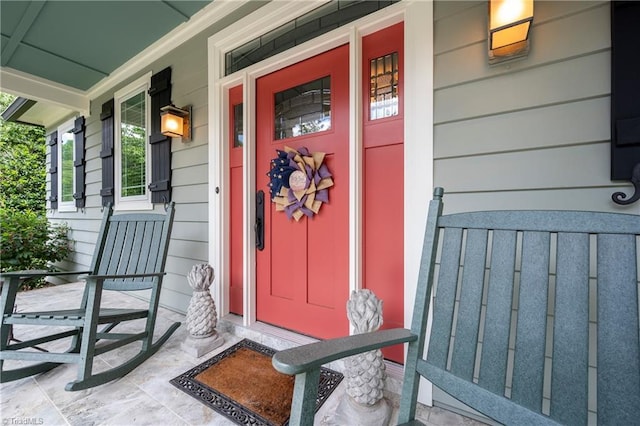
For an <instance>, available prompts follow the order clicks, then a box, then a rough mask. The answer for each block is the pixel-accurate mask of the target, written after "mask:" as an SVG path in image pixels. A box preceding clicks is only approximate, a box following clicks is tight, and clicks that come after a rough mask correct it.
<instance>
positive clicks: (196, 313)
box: [182, 263, 224, 357]
mask: <svg viewBox="0 0 640 426" xmlns="http://www.w3.org/2000/svg"><path fill="white" fill-rule="evenodd" d="M214 278H215V274H214V271H213V268H212V267H211V266H210V265H208V264H206V263H201V264H198V265H194V266H193V268H191V272H189V275H187V280H188V281H189V285H190V286H191V288H192V289H193V295H192V296H191V300H190V301H189V307H188V308H187V316H186V319H185V322H186V325H187V330H188V331H189V336H188V337H187V340H186V341H185V342H184V343H183V344H182V349H183V350H185V351H187V352H190V353H192V354H193V355H195V356H197V357H200V356H202V355H203V354H205V353H207V352H210V351H211V350H213V349H215V348H216V347H218V346H220V345H221V344H222V343H223V342H224V339H222V338H221V337H220V336H218V334H217V333H216V325H217V324H218V318H217V316H218V314H217V312H216V304H215V303H214V301H213V298H212V297H211V293H210V292H209V287H210V286H211V284H212V283H213V280H214Z"/></svg>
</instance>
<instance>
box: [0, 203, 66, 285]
mask: <svg viewBox="0 0 640 426" xmlns="http://www.w3.org/2000/svg"><path fill="white" fill-rule="evenodd" d="M0 226H1V227H2V228H1V231H0V270H2V271H3V272H8V271H21V270H25V269H49V268H50V266H49V264H50V263H52V262H59V261H61V260H63V259H65V258H67V256H68V255H69V253H70V252H71V244H70V241H69V238H68V233H69V227H68V226H67V225H66V224H51V223H49V222H48V221H47V218H46V217H44V216H43V215H40V214H38V213H35V212H32V211H28V210H27V211H16V210H13V209H4V208H0ZM42 285H44V281H43V280H40V281H39V282H31V284H30V285H29V287H31V288H37V287H40V286H42Z"/></svg>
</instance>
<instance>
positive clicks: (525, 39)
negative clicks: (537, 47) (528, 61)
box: [489, 0, 533, 64]
mask: <svg viewBox="0 0 640 426" xmlns="http://www.w3.org/2000/svg"><path fill="white" fill-rule="evenodd" d="M532 22H533V0H490V1H489V63H490V64H496V63H500V62H504V61H508V60H512V59H515V58H520V57H522V56H526V55H527V54H528V53H529V31H530V29H531V24H532Z"/></svg>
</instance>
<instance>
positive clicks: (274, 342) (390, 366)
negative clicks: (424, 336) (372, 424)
mask: <svg viewBox="0 0 640 426" xmlns="http://www.w3.org/2000/svg"><path fill="white" fill-rule="evenodd" d="M218 327H219V328H220V329H223V330H224V331H227V332H228V333H231V334H233V335H235V336H238V337H243V338H247V339H251V340H253V341H256V342H258V343H260V344H263V345H265V346H268V347H270V348H273V349H275V350H277V351H278V350H284V349H288V348H293V347H296V346H301V345H306V344H309V343H315V342H318V341H320V340H319V339H316V338H313V337H310V336H306V335H304V334H299V333H296V332H293V331H291V330H287V329H284V328H280V327H276V326H274V325H271V324H267V323H264V322H259V321H256V322H255V323H254V324H252V325H250V326H248V327H247V326H244V325H243V324H242V316H240V315H236V314H227V315H225V316H224V317H222V318H220V321H219V324H218ZM384 362H385V366H386V372H387V380H386V384H385V388H386V389H387V390H388V391H390V392H392V393H395V394H398V395H399V394H400V392H401V389H402V388H401V386H402V376H403V373H404V367H403V366H402V365H401V364H398V363H395V362H393V361H389V360H386V359H385V361H384ZM327 366H328V367H329V368H331V369H334V370H336V371H339V372H341V373H344V371H345V365H344V360H338V361H334V362H332V363H330V364H327Z"/></svg>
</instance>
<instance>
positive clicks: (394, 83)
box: [369, 52, 398, 120]
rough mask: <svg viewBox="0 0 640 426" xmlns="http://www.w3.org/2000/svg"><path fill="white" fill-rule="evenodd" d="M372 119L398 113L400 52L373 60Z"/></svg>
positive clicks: (371, 79) (370, 74) (371, 73)
mask: <svg viewBox="0 0 640 426" xmlns="http://www.w3.org/2000/svg"><path fill="white" fill-rule="evenodd" d="M369 76H370V77H369V78H370V83H371V84H370V114H369V119H370V120H377V119H379V118H385V117H391V116H394V115H398V52H394V53H392V54H390V55H385V56H381V57H379V58H376V59H372V60H371V66H370V73H369Z"/></svg>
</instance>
